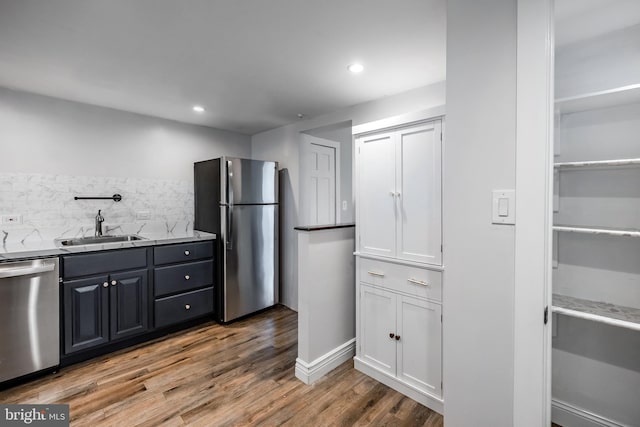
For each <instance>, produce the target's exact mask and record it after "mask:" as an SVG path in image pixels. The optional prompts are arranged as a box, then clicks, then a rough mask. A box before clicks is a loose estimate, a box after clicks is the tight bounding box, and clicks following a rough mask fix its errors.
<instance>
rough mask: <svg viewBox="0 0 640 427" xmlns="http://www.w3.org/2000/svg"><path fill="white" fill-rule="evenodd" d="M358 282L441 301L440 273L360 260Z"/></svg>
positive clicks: (376, 261)
mask: <svg viewBox="0 0 640 427" xmlns="http://www.w3.org/2000/svg"><path fill="white" fill-rule="evenodd" d="M360 281H361V282H364V283H370V284H372V285H377V286H382V287H385V288H387V289H391V290H394V291H398V292H404V293H407V294H410V295H415V296H419V297H423V298H429V299H432V300H436V301H442V272H440V271H434V270H427V269H424V268H419V267H411V266H406V265H400V264H394V263H390V262H384V261H378V260H371V259H363V258H361V259H360Z"/></svg>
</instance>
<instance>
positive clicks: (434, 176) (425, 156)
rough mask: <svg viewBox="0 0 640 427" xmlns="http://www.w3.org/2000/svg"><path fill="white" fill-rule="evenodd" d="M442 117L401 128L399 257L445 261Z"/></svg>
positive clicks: (399, 136) (433, 262)
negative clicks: (443, 251) (442, 202)
mask: <svg viewBox="0 0 640 427" xmlns="http://www.w3.org/2000/svg"><path fill="white" fill-rule="evenodd" d="M441 128H442V126H441V121H439V120H438V121H434V122H430V123H427V124H422V125H418V126H413V127H409V128H406V129H401V130H400V131H398V134H397V135H398V143H397V144H396V147H397V152H396V158H397V159H398V165H397V167H396V170H397V172H396V188H397V193H398V194H397V203H398V217H399V218H398V222H397V236H398V237H397V257H398V258H401V259H406V260H411V261H417V262H424V263H428V264H435V265H441V264H442V232H441V228H442V206H441V200H442V167H441V164H442V141H441Z"/></svg>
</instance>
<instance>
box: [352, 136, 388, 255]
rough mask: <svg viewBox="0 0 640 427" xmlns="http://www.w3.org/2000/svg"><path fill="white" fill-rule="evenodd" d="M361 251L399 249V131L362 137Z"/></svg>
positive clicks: (359, 184)
mask: <svg viewBox="0 0 640 427" xmlns="http://www.w3.org/2000/svg"><path fill="white" fill-rule="evenodd" d="M357 154H358V206H357V209H358V226H359V233H360V242H359V243H360V244H359V251H360V252H362V253H367V254H372V255H380V256H387V257H393V256H395V251H396V197H395V194H396V189H395V180H396V170H395V168H396V159H395V157H396V149H395V135H394V134H393V133H390V132H389V133H381V134H375V135H370V136H364V137H361V138H359V139H358V153H357Z"/></svg>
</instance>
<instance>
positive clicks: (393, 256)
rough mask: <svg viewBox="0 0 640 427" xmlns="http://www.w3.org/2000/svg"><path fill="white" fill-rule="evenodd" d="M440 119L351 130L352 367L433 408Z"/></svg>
mask: <svg viewBox="0 0 640 427" xmlns="http://www.w3.org/2000/svg"><path fill="white" fill-rule="evenodd" d="M428 117H436V118H431V119H428ZM441 117H442V115H441V114H438V115H431V116H428V115H426V113H425V115H423V116H422V118H420V117H416V116H415V115H414V116H412V119H411V120H407V121H405V122H402V118H392V119H389V120H386V121H381V123H374V124H369V125H363V126H361V127H358V128H354V135H355V141H356V201H357V204H356V236H357V237H356V239H357V241H356V255H357V258H356V264H357V267H356V288H357V292H356V296H357V299H356V357H355V358H354V366H355V368H356V369H358V370H360V371H361V372H364V373H365V374H367V375H369V376H371V377H373V378H375V379H376V380H378V381H380V382H382V383H384V384H386V385H388V386H389V387H392V388H394V389H395V390H398V391H399V392H401V393H403V394H405V395H406V396H409V397H411V398H412V399H414V400H416V401H418V402H420V403H421V404H423V405H425V406H428V407H429V408H431V409H433V410H435V411H437V412H440V413H442V412H443V410H444V402H443V400H442V384H443V380H442V321H443V318H442V307H443V304H442V286H443V283H442V271H443V268H442V225H441V223H442V202H441V200H442V178H441V174H442V171H441V163H442V119H441Z"/></svg>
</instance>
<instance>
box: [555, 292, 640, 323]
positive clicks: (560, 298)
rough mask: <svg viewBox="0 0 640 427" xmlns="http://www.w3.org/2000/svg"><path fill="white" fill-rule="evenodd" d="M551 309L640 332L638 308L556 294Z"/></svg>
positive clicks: (639, 310) (639, 311)
mask: <svg viewBox="0 0 640 427" xmlns="http://www.w3.org/2000/svg"><path fill="white" fill-rule="evenodd" d="M551 309H552V311H553V312H554V313H558V314H564V315H566V316H572V317H579V318H581V319H587V320H592V321H594V322H600V323H606V324H608V325H613V326H619V327H621V328H627V329H633V330H636V331H640V309H637V308H632V307H625V306H621V305H615V304H609V303H606V302H599V301H591V300H586V299H581V298H574V297H569V296H566V295H558V294H554V295H553V305H552V307H551Z"/></svg>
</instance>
